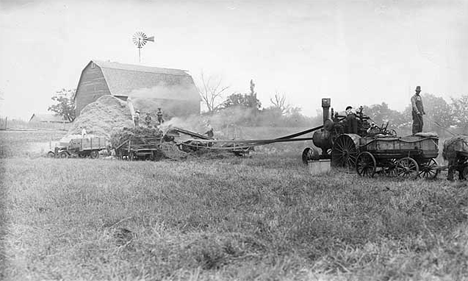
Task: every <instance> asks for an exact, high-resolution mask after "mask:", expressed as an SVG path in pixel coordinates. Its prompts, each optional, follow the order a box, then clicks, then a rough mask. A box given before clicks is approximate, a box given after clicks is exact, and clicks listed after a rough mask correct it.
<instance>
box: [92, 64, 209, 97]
mask: <svg viewBox="0 0 468 281" xmlns="http://www.w3.org/2000/svg"><path fill="white" fill-rule="evenodd" d="M90 63H94V64H96V65H97V66H99V67H100V68H101V70H102V73H103V75H104V78H105V79H106V82H107V85H108V87H109V90H110V92H111V94H112V95H114V96H130V95H132V93H134V92H135V91H140V90H142V89H146V90H151V89H154V88H155V87H161V86H164V87H168V88H170V87H178V88H183V89H184V90H183V91H177V92H178V94H177V95H171V96H172V98H174V99H190V100H199V99H200V97H199V95H198V91H197V90H196V87H195V84H194V82H193V79H192V77H191V76H190V75H189V74H188V73H187V72H186V71H185V70H180V69H170V68H159V67H148V66H141V65H131V64H123V63H117V62H109V61H100V60H92V61H91V62H90Z"/></svg>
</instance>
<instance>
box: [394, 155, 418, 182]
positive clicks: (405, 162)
mask: <svg viewBox="0 0 468 281" xmlns="http://www.w3.org/2000/svg"><path fill="white" fill-rule="evenodd" d="M396 173H397V175H398V176H400V177H405V178H417V177H418V176H419V166H418V163H417V162H416V160H414V159H413V158H411V157H404V158H401V159H399V160H398V161H397V162H396Z"/></svg>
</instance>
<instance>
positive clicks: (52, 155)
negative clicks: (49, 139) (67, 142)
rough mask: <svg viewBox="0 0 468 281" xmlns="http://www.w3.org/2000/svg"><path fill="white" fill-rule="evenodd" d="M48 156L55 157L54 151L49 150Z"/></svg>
mask: <svg viewBox="0 0 468 281" xmlns="http://www.w3.org/2000/svg"><path fill="white" fill-rule="evenodd" d="M47 157H49V158H55V153H53V152H52V151H49V152H47Z"/></svg>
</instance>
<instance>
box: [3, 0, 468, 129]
mask: <svg viewBox="0 0 468 281" xmlns="http://www.w3.org/2000/svg"><path fill="white" fill-rule="evenodd" d="M138 31H142V32H144V33H145V34H146V35H147V36H154V37H155V42H154V43H152V42H148V44H146V45H145V46H144V47H143V49H142V50H141V63H139V61H138V49H137V48H136V46H135V45H134V43H133V42H132V36H133V34H135V33H136V32H138ZM467 31H468V0H458V1H435V0H424V1H423V0H407V1H403V0H377V1H376V0H373V1H371V0H368V1H365V0H360V1H358V0H351V1H345V0H343V1H339V0H337V1H333V0H330V1H314V0H308V1H305V0H304V1H302V0H298V1H291V0H289V1H286V0H270V1H266V0H259V1H245V0H216V1H214V0H191V1H188V0H187V1H186V0H175V1H160V0H135V1H133V0H132V1H131V0H113V1H110V0H94V1H85V0H82V1H71V0H61V1H52V0H42V1H41V0H0V38H1V41H0V116H8V117H10V118H20V119H24V120H28V119H29V118H30V117H31V115H32V114H33V113H43V112H46V111H47V108H48V106H49V105H51V104H52V103H53V102H52V100H51V97H52V96H53V95H54V94H55V92H56V91H58V90H60V89H62V88H65V89H74V88H76V87H77V84H78V81H79V78H80V74H81V71H82V70H83V68H84V67H85V66H86V65H87V64H88V62H89V61H90V60H92V59H98V60H110V61H114V62H120V63H129V64H142V65H146V66H155V67H166V68H176V69H184V70H187V71H188V72H189V73H190V74H191V75H192V77H193V78H194V80H195V83H196V84H197V85H200V82H199V81H200V77H201V73H203V74H204V76H205V77H213V78H216V79H222V83H223V85H225V86H229V89H228V91H226V94H231V93H234V92H240V93H248V92H249V85H250V84H249V82H250V80H251V79H253V81H254V83H255V85H256V87H255V90H256V92H257V96H258V98H259V100H260V101H261V102H262V105H263V107H268V106H270V105H271V102H270V99H271V98H273V97H274V95H275V94H279V95H284V96H285V97H286V102H287V103H289V104H290V105H291V106H295V107H300V108H301V109H302V113H303V114H305V115H308V116H314V115H316V114H317V111H318V110H319V111H320V106H321V98H323V97H330V98H331V99H332V107H334V108H336V110H342V109H344V108H345V107H346V106H347V105H351V106H354V107H358V106H360V105H367V106H370V105H373V104H381V103H382V102H385V103H387V104H388V105H389V107H390V108H392V109H395V110H399V111H402V110H404V108H405V107H406V106H408V105H409V103H410V97H411V95H412V94H413V93H414V88H415V87H416V86H417V85H420V86H421V87H422V93H431V94H434V95H436V96H440V97H443V98H444V99H446V100H447V101H448V102H449V101H450V98H451V97H455V98H456V97H459V96H461V95H467V94H468V87H467V86H468V85H467V81H468V79H467V78H468V52H467V51H466V50H467V47H468V32H467ZM467 110H468V109H467Z"/></svg>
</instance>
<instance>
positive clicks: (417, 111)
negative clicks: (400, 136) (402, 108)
mask: <svg viewBox="0 0 468 281" xmlns="http://www.w3.org/2000/svg"><path fill="white" fill-rule="evenodd" d="M419 93H421V87H420V86H417V87H416V93H415V94H414V96H412V97H411V109H412V110H411V113H412V115H413V135H415V134H416V133H419V132H422V129H423V125H424V122H423V117H422V116H423V115H424V114H426V112H424V106H423V102H422V98H421V96H420V95H419Z"/></svg>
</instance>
